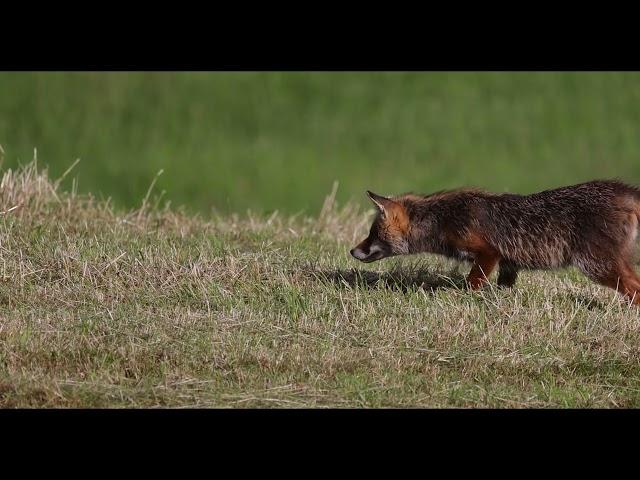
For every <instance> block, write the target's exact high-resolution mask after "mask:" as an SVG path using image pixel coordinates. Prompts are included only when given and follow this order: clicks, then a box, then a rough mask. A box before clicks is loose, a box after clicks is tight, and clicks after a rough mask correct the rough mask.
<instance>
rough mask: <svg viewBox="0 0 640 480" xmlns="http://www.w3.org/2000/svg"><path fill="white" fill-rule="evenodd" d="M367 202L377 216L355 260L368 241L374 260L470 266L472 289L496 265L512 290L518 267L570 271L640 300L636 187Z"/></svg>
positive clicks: (600, 185) (595, 184)
mask: <svg viewBox="0 0 640 480" xmlns="http://www.w3.org/2000/svg"><path fill="white" fill-rule="evenodd" d="M370 196H372V200H373V201H374V203H376V205H378V207H379V210H380V212H379V214H378V215H377V217H376V219H375V220H374V223H373V226H372V229H371V233H370V235H369V237H368V238H367V239H366V240H365V241H363V242H362V243H361V244H360V245H359V246H358V247H356V249H354V251H357V253H359V255H358V257H357V258H359V259H360V260H363V261H367V260H368V258H367V257H366V255H364V253H363V252H365V250H364V249H366V248H367V246H368V245H373V244H374V243H375V244H376V245H379V247H378V248H379V249H380V250H382V251H383V252H384V255H382V256H381V254H380V253H378V254H377V258H374V259H373V260H377V259H380V258H384V256H390V255H398V254H406V253H421V252H429V253H438V254H442V255H446V256H448V257H454V258H458V259H464V260H471V261H473V262H474V269H473V270H472V271H471V274H470V275H469V282H470V283H471V285H472V286H473V287H474V288H477V287H479V286H480V285H481V283H482V282H483V281H486V277H487V276H488V275H489V273H490V272H491V270H492V269H493V268H494V267H495V266H499V275H498V283H499V284H500V285H504V286H510V285H513V283H514V282H515V280H516V277H517V271H518V270H519V269H546V268H558V267H565V266H569V265H575V266H576V267H578V268H579V269H580V270H581V271H582V272H583V273H584V274H585V275H587V276H588V277H589V278H591V279H593V280H594V281H596V282H599V283H601V284H603V285H607V286H610V287H612V288H617V289H618V290H620V291H621V292H623V293H625V294H627V295H628V296H629V297H631V298H633V299H634V302H638V300H640V294H639V295H637V296H635V292H638V291H640V279H639V278H638V277H637V275H636V274H635V272H634V270H633V268H632V266H631V265H632V263H631V255H632V249H633V245H634V241H635V238H636V234H637V228H638V221H639V219H640V189H638V188H636V187H634V186H631V185H627V184H625V183H622V182H620V181H613V180H604V181H592V182H586V183H582V184H579V185H573V186H568V187H562V188H557V189H553V190H546V191H543V192H539V193H535V194H532V195H516V194H493V193H489V192H484V191H479V190H464V189H463V190H455V191H448V192H438V193H435V194H432V195H426V196H418V195H412V194H406V195H402V196H399V197H395V198H393V199H385V198H384V197H380V196H377V195H375V194H371V193H370ZM400 224H402V225H401V227H402V228H401V227H399V226H398V225H400ZM360 247H362V248H361V249H360V250H358V248H360ZM354 256H355V255H354ZM487 270H488V271H487ZM634 296H635V297H634Z"/></svg>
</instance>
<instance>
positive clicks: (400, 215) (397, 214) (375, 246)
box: [351, 191, 411, 263]
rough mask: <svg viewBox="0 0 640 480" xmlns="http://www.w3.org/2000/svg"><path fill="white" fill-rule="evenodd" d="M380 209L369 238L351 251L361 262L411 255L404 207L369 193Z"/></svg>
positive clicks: (408, 226)
mask: <svg viewBox="0 0 640 480" xmlns="http://www.w3.org/2000/svg"><path fill="white" fill-rule="evenodd" d="M367 195H368V196H369V198H370V199H371V201H372V202H373V203H374V205H375V206H376V207H377V208H378V213H377V215H376V217H375V219H374V220H373V225H371V230H370V231H369V236H368V237H367V238H365V239H364V240H363V241H362V242H360V243H359V244H358V245H357V246H356V247H355V248H353V249H352V250H351V255H353V257H354V258H356V259H358V260H360V261H361V262H366V263H369V262H374V261H376V260H380V259H382V258H385V257H391V256H394V255H401V254H404V253H409V242H408V235H409V229H410V225H411V223H410V221H409V216H408V214H407V211H406V209H405V208H404V206H403V205H402V204H401V203H399V202H397V201H395V200H392V199H391V198H386V197H383V196H381V195H377V194H375V193H373V192H369V191H367Z"/></svg>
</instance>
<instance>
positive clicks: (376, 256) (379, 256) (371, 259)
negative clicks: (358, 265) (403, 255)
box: [358, 252, 384, 263]
mask: <svg viewBox="0 0 640 480" xmlns="http://www.w3.org/2000/svg"><path fill="white" fill-rule="evenodd" d="M383 258H384V253H382V252H375V253H372V254H371V255H369V256H368V257H366V258H359V259H358V260H360V261H361V262H364V263H371V262H375V261H376V260H381V259H383Z"/></svg>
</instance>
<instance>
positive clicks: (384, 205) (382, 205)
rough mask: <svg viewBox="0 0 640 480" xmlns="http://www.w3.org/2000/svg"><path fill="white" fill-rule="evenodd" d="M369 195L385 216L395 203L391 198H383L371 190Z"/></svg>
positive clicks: (368, 192)
mask: <svg viewBox="0 0 640 480" xmlns="http://www.w3.org/2000/svg"><path fill="white" fill-rule="evenodd" d="M367 195H368V196H369V198H370V199H371V201H372V202H373V203H374V204H375V206H376V207H378V210H380V213H382V214H384V213H385V211H386V210H388V209H390V208H391V207H392V206H393V204H394V203H395V202H394V201H393V200H391V199H390V198H387V197H383V196H382V195H378V194H377V193H373V192H371V191H369V190H367Z"/></svg>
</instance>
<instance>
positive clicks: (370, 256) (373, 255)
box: [349, 238, 389, 263]
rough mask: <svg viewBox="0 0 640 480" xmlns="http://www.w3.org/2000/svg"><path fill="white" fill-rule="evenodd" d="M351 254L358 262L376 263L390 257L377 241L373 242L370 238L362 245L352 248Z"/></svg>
mask: <svg viewBox="0 0 640 480" xmlns="http://www.w3.org/2000/svg"><path fill="white" fill-rule="evenodd" d="M349 253H351V256H352V257H353V258H355V259H356V260H360V261H361V262H366V263H368V262H374V261H376V260H380V259H381V258H384V257H387V256H389V252H387V251H386V249H385V248H384V247H383V245H381V244H380V243H379V242H377V241H371V239H370V238H367V239H366V240H364V241H363V242H362V243H360V244H359V245H357V246H356V247H354V248H352V249H351V250H350V251H349Z"/></svg>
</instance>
